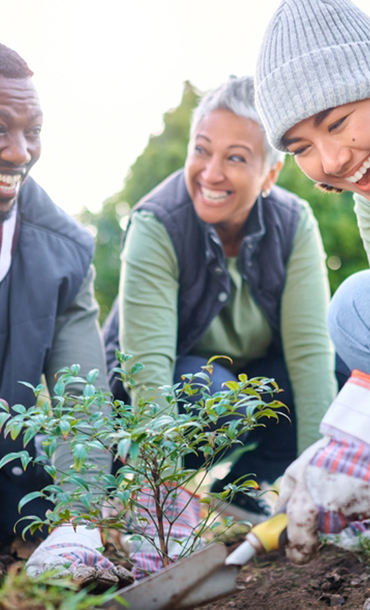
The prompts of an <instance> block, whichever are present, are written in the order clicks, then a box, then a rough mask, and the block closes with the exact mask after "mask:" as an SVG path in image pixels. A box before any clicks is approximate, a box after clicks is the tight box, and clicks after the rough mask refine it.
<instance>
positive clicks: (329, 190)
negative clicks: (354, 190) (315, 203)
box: [315, 182, 344, 195]
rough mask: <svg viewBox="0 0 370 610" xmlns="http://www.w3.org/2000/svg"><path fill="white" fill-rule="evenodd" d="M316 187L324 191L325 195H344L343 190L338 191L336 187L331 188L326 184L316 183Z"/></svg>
mask: <svg viewBox="0 0 370 610" xmlns="http://www.w3.org/2000/svg"><path fill="white" fill-rule="evenodd" d="M315 186H316V188H317V189H319V190H320V191H324V192H325V193H337V194H338V195H339V194H340V193H343V192H344V191H343V189H338V188H337V187H336V186H331V185H330V184H326V183H325V182H316V183H315Z"/></svg>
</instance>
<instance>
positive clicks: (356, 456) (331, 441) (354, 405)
mask: <svg viewBox="0 0 370 610" xmlns="http://www.w3.org/2000/svg"><path fill="white" fill-rule="evenodd" d="M320 432H321V433H322V434H324V435H325V436H324V438H322V439H321V440H319V441H318V442H317V443H315V444H314V445H312V446H311V447H309V448H308V449H306V451H305V452H304V453H302V455H301V456H300V457H299V458H298V459H297V460H295V462H293V463H292V464H291V465H290V466H289V468H287V470H286V472H285V474H284V477H283V479H282V484H281V492H280V495H279V500H278V502H277V505H276V511H279V510H283V509H284V508H285V510H286V512H287V516H288V528H287V534H288V546H287V555H288V557H289V559H290V560H291V561H292V562H294V563H298V564H303V563H307V562H308V561H309V560H310V559H311V558H312V557H313V555H314V553H315V551H316V549H317V546H318V544H319V534H318V532H319V531H320V532H323V533H338V532H340V531H341V530H342V529H344V528H346V527H347V526H348V525H349V524H350V523H351V522H352V521H355V520H357V519H358V520H363V519H365V518H367V517H370V483H369V481H370V375H366V374H365V373H361V372H360V371H353V372H352V375H351V377H350V379H349V380H348V381H347V383H346V384H345V385H344V386H343V388H342V390H341V391H340V392H339V394H338V395H337V397H336V398H335V399H334V401H333V403H332V404H331V406H330V407H329V409H328V411H327V413H326V415H325V416H324V418H323V420H322V422H321V426H320Z"/></svg>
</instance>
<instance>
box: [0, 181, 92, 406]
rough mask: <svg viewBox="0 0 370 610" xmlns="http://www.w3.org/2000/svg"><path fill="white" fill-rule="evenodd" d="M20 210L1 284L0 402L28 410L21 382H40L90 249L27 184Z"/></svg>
mask: <svg viewBox="0 0 370 610" xmlns="http://www.w3.org/2000/svg"><path fill="white" fill-rule="evenodd" d="M18 209H19V214H18V229H17V230H18V233H17V242H16V246H15V250H14V253H13V257H12V263H11V267H10V269H9V272H8V274H7V275H6V276H5V278H4V280H3V281H2V282H1V283H0V397H1V398H5V400H7V401H8V403H9V404H10V405H13V404H15V403H21V404H23V405H25V406H26V407H28V406H31V405H32V404H34V396H33V394H32V391H31V390H30V389H29V388H27V387H25V386H24V385H22V384H20V383H19V381H27V382H29V383H32V385H35V386H36V385H37V384H38V383H39V382H40V377H41V374H42V373H43V372H44V370H45V366H46V364H47V362H48V358H49V355H50V351H51V348H52V344H53V339H54V331H55V322H56V318H57V316H59V315H60V314H62V313H63V312H65V311H66V310H67V309H68V307H69V306H70V305H71V304H72V303H73V301H74V299H75V297H76V296H77V293H78V291H79V290H80V288H81V285H82V282H83V280H84V278H85V277H86V274H87V271H88V268H89V265H90V263H91V260H92V256H93V249H94V244H93V238H92V237H91V235H89V233H88V232H87V231H86V230H85V229H83V228H82V227H81V226H80V225H78V224H77V223H76V222H75V221H74V220H73V219H72V218H71V217H70V216H68V215H67V214H66V213H65V212H63V211H62V210H61V209H59V208H58V207H57V206H56V205H55V204H54V203H53V202H52V201H51V199H50V198H49V197H48V195H47V194H46V193H45V191H44V190H43V189H42V188H41V187H40V186H39V185H38V184H37V183H36V182H34V180H32V179H31V178H28V179H27V181H26V182H25V184H24V185H23V186H22V188H21V191H20V196H19V206H18ZM67 364H70V363H68V362H66V365H67Z"/></svg>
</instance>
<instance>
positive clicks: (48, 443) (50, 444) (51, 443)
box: [41, 438, 57, 460]
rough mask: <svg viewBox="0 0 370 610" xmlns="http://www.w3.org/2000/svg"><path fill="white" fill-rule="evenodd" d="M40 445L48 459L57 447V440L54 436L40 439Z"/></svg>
mask: <svg viewBox="0 0 370 610" xmlns="http://www.w3.org/2000/svg"><path fill="white" fill-rule="evenodd" d="M41 444H42V446H43V448H44V451H45V453H46V457H48V458H49V460H50V459H51V458H52V457H53V455H54V453H55V450H56V448H57V441H56V439H55V438H53V439H51V440H50V439H47V440H45V441H42V443H41Z"/></svg>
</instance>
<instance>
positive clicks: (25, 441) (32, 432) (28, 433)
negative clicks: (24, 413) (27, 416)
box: [23, 428, 37, 447]
mask: <svg viewBox="0 0 370 610" xmlns="http://www.w3.org/2000/svg"><path fill="white" fill-rule="evenodd" d="M36 434H37V429H36V428H28V430H26V432H25V435H24V437H23V447H27V445H28V443H29V442H30V440H32V439H33V437H34V436H36Z"/></svg>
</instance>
